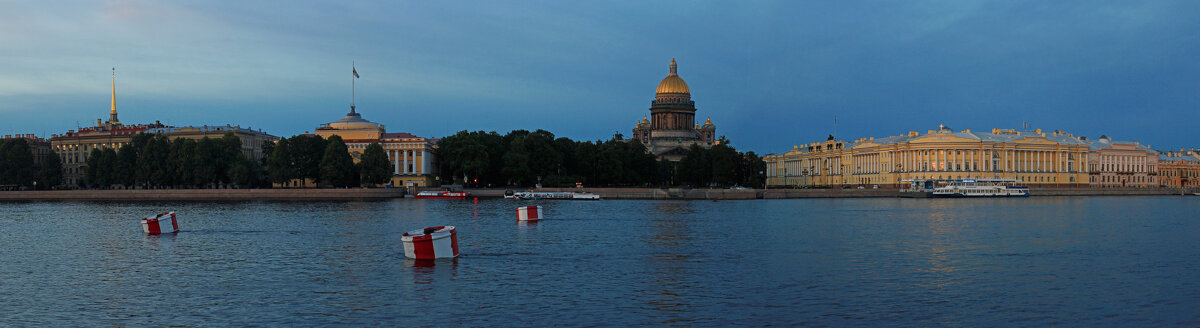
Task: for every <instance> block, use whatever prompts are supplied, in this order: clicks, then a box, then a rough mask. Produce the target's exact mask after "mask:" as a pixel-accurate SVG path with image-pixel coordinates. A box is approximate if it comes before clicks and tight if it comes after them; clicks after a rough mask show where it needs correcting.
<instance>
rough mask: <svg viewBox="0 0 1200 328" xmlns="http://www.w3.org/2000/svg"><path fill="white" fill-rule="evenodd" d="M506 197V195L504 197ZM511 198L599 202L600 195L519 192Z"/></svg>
mask: <svg viewBox="0 0 1200 328" xmlns="http://www.w3.org/2000/svg"><path fill="white" fill-rule="evenodd" d="M505 197H506V198H507V197H508V196H507V195H506V196H505ZM512 197H514V198H520V199H525V200H531V199H550V200H600V195H597V194H593V193H590V192H561V191H519V192H515V193H513V195H512Z"/></svg>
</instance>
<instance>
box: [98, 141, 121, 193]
mask: <svg viewBox="0 0 1200 328" xmlns="http://www.w3.org/2000/svg"><path fill="white" fill-rule="evenodd" d="M118 161H119V160H118V159H117V151H116V150H115V149H112V148H104V150H101V151H100V159H99V161H98V164H97V167H96V171H97V172H96V175H97V177H98V179H97V183H98V184H99V185H100V187H102V188H109V187H112V185H114V184H117V183H120V181H118V180H117V179H118V178H119V177H120V176H119V175H118V173H117V166H118V164H117V162H118Z"/></svg>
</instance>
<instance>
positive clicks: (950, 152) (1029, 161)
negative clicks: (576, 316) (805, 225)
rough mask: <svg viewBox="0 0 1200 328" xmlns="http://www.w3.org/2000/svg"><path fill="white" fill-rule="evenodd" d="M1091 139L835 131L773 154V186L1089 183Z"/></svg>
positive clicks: (769, 169) (1051, 135)
mask: <svg viewBox="0 0 1200 328" xmlns="http://www.w3.org/2000/svg"><path fill="white" fill-rule="evenodd" d="M1087 158H1088V145H1087V144H1085V143H1083V142H1082V141H1080V140H1079V139H1077V138H1075V137H1074V136H1073V135H1071V134H1069V133H1066V132H1062V131H1055V132H1053V133H1047V132H1043V131H1042V130H1041V129H1037V130H1033V131H1017V130H1013V129H1009V130H1001V129H992V130H991V131H990V132H979V131H971V130H954V129H951V128H949V127H946V126H941V127H939V128H938V129H937V130H929V131H928V132H927V133H925V134H921V133H918V132H917V131H909V132H908V133H906V134H902V135H898V136H890V137H886V138H875V137H870V138H862V139H858V140H855V141H853V142H847V141H843V140H839V139H837V138H834V137H833V136H829V138H827V139H826V140H824V141H820V142H813V143H810V144H806V145H802V146H801V145H797V146H794V147H793V148H792V150H791V151H788V152H786V153H783V154H777V155H767V156H764V158H763V160H764V161H765V162H766V164H767V172H766V174H767V185H768V186H772V187H840V186H868V187H871V186H874V185H878V186H880V187H881V188H887V187H896V188H898V187H900V185H901V184H900V182H901V180H904V179H969V178H1007V179H1017V180H1021V181H1023V182H1024V183H1027V184H1029V185H1033V186H1061V187H1080V186H1087V183H1088V172H1087V168H1086V167H1085V165H1084V164H1085V163H1087Z"/></svg>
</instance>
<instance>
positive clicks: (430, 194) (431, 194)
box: [413, 190, 471, 199]
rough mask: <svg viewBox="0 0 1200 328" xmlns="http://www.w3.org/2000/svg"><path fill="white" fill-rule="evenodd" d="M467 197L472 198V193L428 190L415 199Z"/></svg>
mask: <svg viewBox="0 0 1200 328" xmlns="http://www.w3.org/2000/svg"><path fill="white" fill-rule="evenodd" d="M467 196H471V193H469V192H465V191H463V192H455V191H432V190H426V191H422V192H418V193H417V194H416V195H415V196H413V197H414V198H426V199H466V198H467Z"/></svg>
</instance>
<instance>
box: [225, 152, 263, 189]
mask: <svg viewBox="0 0 1200 328" xmlns="http://www.w3.org/2000/svg"><path fill="white" fill-rule="evenodd" d="M261 171H262V170H261V169H260V168H259V166H258V162H255V161H254V160H252V159H250V158H247V157H246V155H244V154H241V153H238V155H237V158H236V159H234V161H233V164H232V165H230V166H229V170H228V172H226V175H228V176H229V182H230V183H232V184H234V185H237V186H239V187H242V188H248V187H251V186H254V185H255V184H257V183H258V179H259V176H260V175H262V172H261Z"/></svg>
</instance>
